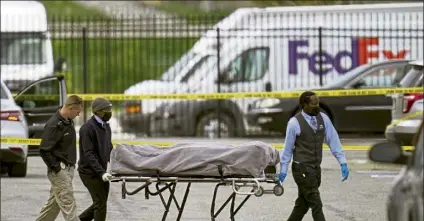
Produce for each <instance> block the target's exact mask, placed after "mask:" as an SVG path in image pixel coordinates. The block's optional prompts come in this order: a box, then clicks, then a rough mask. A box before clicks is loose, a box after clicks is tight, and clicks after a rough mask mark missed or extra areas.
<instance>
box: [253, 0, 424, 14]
mask: <svg viewBox="0 0 424 221" xmlns="http://www.w3.org/2000/svg"><path fill="white" fill-rule="evenodd" d="M423 6H424V3H423V2H414V3H384V4H381V3H379V4H377V3H375V4H351V5H317V6H278V7H265V8H262V9H261V12H300V11H305V12H306V11H317V12H332V11H346V12H348V11H364V12H366V11H372V12H375V11H393V12H398V11H405V10H406V11H417V12H418V11H421V12H422V11H423ZM255 11H257V10H256V9H255Z"/></svg>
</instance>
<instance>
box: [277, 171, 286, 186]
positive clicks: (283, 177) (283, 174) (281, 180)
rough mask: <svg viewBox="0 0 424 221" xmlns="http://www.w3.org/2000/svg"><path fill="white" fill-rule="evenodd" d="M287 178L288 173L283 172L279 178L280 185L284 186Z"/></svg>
mask: <svg viewBox="0 0 424 221" xmlns="http://www.w3.org/2000/svg"><path fill="white" fill-rule="evenodd" d="M286 176H287V174H286V173H283V172H281V173H280V176H279V181H280V184H283V182H284V179H286Z"/></svg>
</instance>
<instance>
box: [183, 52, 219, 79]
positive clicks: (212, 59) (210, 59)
mask: <svg viewBox="0 0 424 221" xmlns="http://www.w3.org/2000/svg"><path fill="white" fill-rule="evenodd" d="M216 60H217V59H216V56H214V55H208V56H205V57H203V58H202V59H200V61H198V62H197V63H196V64H195V65H194V66H193V67H192V68H191V69H190V71H189V72H188V73H187V74H186V75H185V76H184V77H183V78H181V82H187V81H188V80H189V79H191V78H192V76H196V73H198V72H203V71H204V69H205V68H207V67H209V66H210V65H211V64H214V63H216ZM197 76H200V75H197ZM197 80H200V79H197Z"/></svg>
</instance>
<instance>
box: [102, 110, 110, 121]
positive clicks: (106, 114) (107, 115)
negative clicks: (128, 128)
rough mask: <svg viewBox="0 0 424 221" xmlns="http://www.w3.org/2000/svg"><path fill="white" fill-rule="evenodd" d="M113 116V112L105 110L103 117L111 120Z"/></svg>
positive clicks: (104, 119) (105, 119)
mask: <svg viewBox="0 0 424 221" xmlns="http://www.w3.org/2000/svg"><path fill="white" fill-rule="evenodd" d="M111 117H112V112H105V114H104V115H103V117H102V120H103V121H104V122H108V121H109V120H110V118H111Z"/></svg>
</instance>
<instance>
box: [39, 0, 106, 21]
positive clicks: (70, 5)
mask: <svg viewBox="0 0 424 221" xmlns="http://www.w3.org/2000/svg"><path fill="white" fill-rule="evenodd" d="M41 2H42V3H43V5H44V7H45V8H46V11H47V17H48V19H52V18H57V17H60V19H61V20H64V19H70V18H71V17H74V18H75V17H76V18H78V17H80V18H87V17H97V18H99V19H109V17H108V16H107V15H106V14H104V13H103V12H102V11H100V10H97V9H94V8H91V7H86V6H83V5H81V4H79V3H76V2H73V1H46V0H44V1H41Z"/></svg>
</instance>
